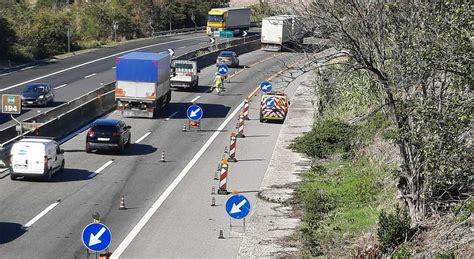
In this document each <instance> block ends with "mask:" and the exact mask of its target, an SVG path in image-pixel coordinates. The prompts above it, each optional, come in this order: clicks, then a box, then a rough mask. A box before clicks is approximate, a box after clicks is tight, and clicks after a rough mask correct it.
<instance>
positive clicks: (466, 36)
mask: <svg viewBox="0 0 474 259" xmlns="http://www.w3.org/2000/svg"><path fill="white" fill-rule="evenodd" d="M296 11H297V12H298V13H300V14H302V15H305V16H307V17H310V18H311V20H312V22H314V24H315V25H316V26H317V27H323V26H324V27H326V29H327V30H329V31H331V32H332V33H331V34H330V40H331V42H332V44H333V45H334V46H336V47H337V48H338V49H339V50H344V51H346V52H347V54H348V56H349V57H350V61H349V62H348V63H346V64H347V67H346V69H345V70H344V71H342V72H341V76H343V75H344V73H353V72H356V71H358V70H363V71H366V72H368V73H369V75H370V77H371V80H373V81H374V82H375V83H376V85H377V86H378V87H379V88H380V90H381V91H382V93H383V95H381V99H380V103H383V104H385V106H386V107H387V112H388V114H389V118H390V119H391V120H392V121H393V126H394V130H395V132H396V133H397V134H396V138H395V144H396V146H397V147H398V150H399V154H400V161H401V163H400V170H399V173H398V179H399V181H398V185H397V187H398V190H399V195H398V198H399V199H400V201H401V202H403V204H405V205H406V206H407V208H408V210H409V213H410V218H411V220H412V222H413V224H417V223H419V222H420V221H422V220H423V219H424V217H425V216H426V215H427V214H429V213H430V212H433V211H435V210H438V209H440V208H441V207H443V206H446V204H449V202H451V201H456V200H459V199H465V198H466V197H468V196H470V195H472V193H473V189H472V186H473V178H472V176H470V175H471V174H472V172H473V171H474V167H473V161H474V159H473V154H474V152H472V151H473V150H472V147H470V145H469V141H472V140H470V137H469V136H470V134H469V132H470V131H471V128H472V124H471V121H472V114H473V106H472V104H473V103H474V102H473V94H472V85H473V78H472V72H471V67H472V58H473V52H472V42H471V36H470V33H471V32H472V29H473V28H472V26H473V25H472V23H471V22H470V20H471V19H470V8H469V4H467V3H463V2H462V1H431V2H425V1H409V0H401V1H390V0H385V1H362V0H361V1H354V0H341V1H332V0H318V1H313V2H311V3H310V5H307V6H304V7H303V8H301V9H298V10H296Z"/></svg>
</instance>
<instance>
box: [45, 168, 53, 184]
mask: <svg viewBox="0 0 474 259" xmlns="http://www.w3.org/2000/svg"><path fill="white" fill-rule="evenodd" d="M52 178H53V169H49V170H48V172H47V173H46V174H45V175H44V180H45V181H48V182H51V179H52Z"/></svg>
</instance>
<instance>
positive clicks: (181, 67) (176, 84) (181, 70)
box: [170, 60, 200, 88]
mask: <svg viewBox="0 0 474 259" xmlns="http://www.w3.org/2000/svg"><path fill="white" fill-rule="evenodd" d="M171 70H172V73H173V76H172V77H171V81H170V85H171V87H173V88H191V87H197V86H198V85H199V76H198V73H199V72H200V69H199V68H198V64H197V62H196V61H189V60H173V61H172V62H171Z"/></svg>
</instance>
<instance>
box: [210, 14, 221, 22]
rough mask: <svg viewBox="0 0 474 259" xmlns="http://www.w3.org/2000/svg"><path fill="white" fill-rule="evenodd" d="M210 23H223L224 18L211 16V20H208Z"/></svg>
mask: <svg viewBox="0 0 474 259" xmlns="http://www.w3.org/2000/svg"><path fill="white" fill-rule="evenodd" d="M207 21H209V22H223V21H224V18H223V17H222V15H209V19H208V20H207Z"/></svg>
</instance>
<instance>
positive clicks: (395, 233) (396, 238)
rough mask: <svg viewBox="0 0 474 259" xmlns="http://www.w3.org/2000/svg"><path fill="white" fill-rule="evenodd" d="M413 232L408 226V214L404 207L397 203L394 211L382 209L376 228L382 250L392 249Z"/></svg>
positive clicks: (386, 251)
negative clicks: (389, 211) (388, 211)
mask: <svg viewBox="0 0 474 259" xmlns="http://www.w3.org/2000/svg"><path fill="white" fill-rule="evenodd" d="M413 234H414V231H413V229H411V227H410V216H409V215H408V212H407V211H406V210H405V209H402V208H400V207H399V206H398V205H397V206H396V208H395V212H394V213H387V212H385V211H383V210H382V212H381V213H380V216H379V223H378V229H377V236H378V239H379V242H380V250H381V251H382V252H384V253H389V252H391V251H393V250H394V249H395V248H396V247H397V246H399V245H400V244H402V243H403V242H405V241H406V240H408V239H410V238H411V237H412V236H413Z"/></svg>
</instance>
